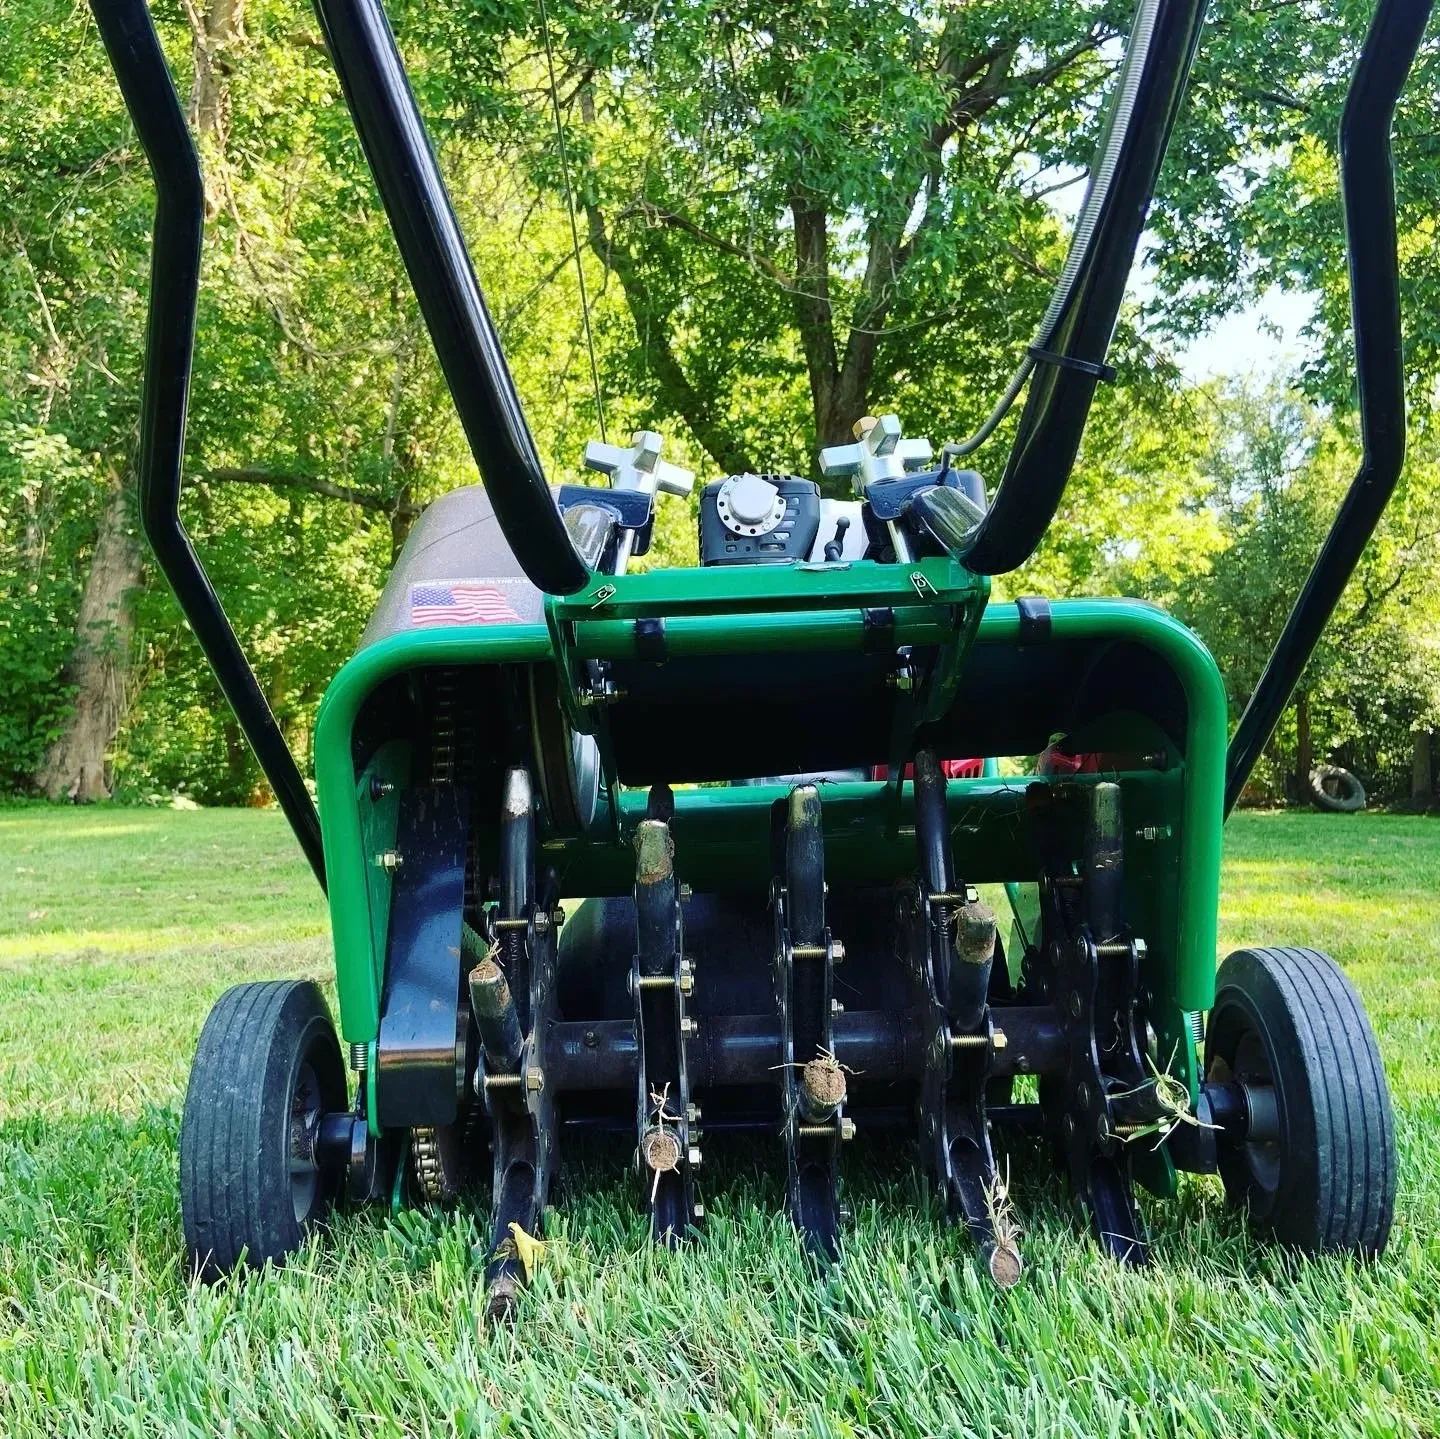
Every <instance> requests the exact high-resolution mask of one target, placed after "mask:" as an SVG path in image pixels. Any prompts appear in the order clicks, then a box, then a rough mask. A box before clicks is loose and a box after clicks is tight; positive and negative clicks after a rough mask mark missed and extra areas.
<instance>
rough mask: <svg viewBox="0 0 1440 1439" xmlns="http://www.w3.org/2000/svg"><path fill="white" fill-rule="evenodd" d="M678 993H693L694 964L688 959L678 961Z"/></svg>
mask: <svg viewBox="0 0 1440 1439" xmlns="http://www.w3.org/2000/svg"><path fill="white" fill-rule="evenodd" d="M680 993H681V994H694V993H695V966H694V965H693V964H692V963H691V962H690V961H689V960H688V959H682V960H681V961H680Z"/></svg>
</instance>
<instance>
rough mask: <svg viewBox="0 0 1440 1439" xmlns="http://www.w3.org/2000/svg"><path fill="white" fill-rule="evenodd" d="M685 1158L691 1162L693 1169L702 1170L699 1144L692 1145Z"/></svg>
mask: <svg viewBox="0 0 1440 1439" xmlns="http://www.w3.org/2000/svg"><path fill="white" fill-rule="evenodd" d="M685 1157H686V1159H688V1160H689V1162H690V1168H691V1169H699V1168H700V1146H699V1145H698V1144H692V1145H691V1146H690V1149H689V1152H688V1153H687V1154H686V1156H685Z"/></svg>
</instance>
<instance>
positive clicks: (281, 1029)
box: [180, 980, 345, 1279]
mask: <svg viewBox="0 0 1440 1439" xmlns="http://www.w3.org/2000/svg"><path fill="white" fill-rule="evenodd" d="M317 1022H319V1023H320V1025H321V1027H322V1028H321V1031H320V1032H321V1034H323V1033H324V1032H325V1031H328V1038H327V1039H325V1040H324V1043H323V1046H322V1049H323V1052H321V1053H316V1054H315V1057H314V1058H312V1065H315V1064H318V1065H319V1067H320V1068H321V1069H323V1070H324V1071H325V1073H324V1075H320V1074H319V1073H318V1071H317V1078H318V1079H319V1080H320V1082H321V1084H322V1089H328V1090H329V1091H330V1099H331V1100H332V1101H334V1102H337V1103H339V1104H342V1105H343V1103H344V1097H345V1080H344V1069H343V1066H342V1065H341V1062H340V1056H339V1046H338V1042H337V1041H336V1040H335V1037H334V1030H333V1027H332V1026H331V1025H330V1018H329V1013H328V1010H327V1009H326V1007H325V1002H324V1000H323V998H322V997H321V995H320V992H319V989H318V988H317V987H316V986H315V984H314V983H313V981H310V980H276V981H262V982H254V983H249V984H240V985H236V986H234V987H233V988H231V989H229V990H227V991H226V992H225V993H224V994H223V995H221V997H220V998H219V1000H217V1001H216V1003H215V1006H214V1008H212V1010H211V1011H210V1014H209V1016H208V1018H207V1019H206V1021H205V1025H204V1028H203V1029H202V1030H201V1033H200V1040H199V1043H198V1044H197V1046H196V1050H195V1058H194V1061H193V1064H192V1066H191V1071H190V1082H189V1086H188V1088H187V1090H186V1094H185V1108H184V1114H183V1117H182V1120H181V1126H180V1199H181V1204H180V1209H181V1219H182V1227H183V1230H184V1239H185V1248H186V1251H187V1253H188V1255H189V1258H190V1262H191V1265H192V1267H193V1268H194V1269H195V1271H196V1272H198V1273H200V1274H201V1275H202V1276H204V1277H205V1278H208V1279H213V1278H216V1277H218V1276H219V1275H221V1274H224V1273H226V1272H228V1271H229V1270H231V1269H233V1268H235V1267H236V1266H237V1265H238V1264H239V1263H240V1262H241V1261H242V1257H243V1259H244V1261H245V1262H246V1263H247V1264H248V1265H250V1266H251V1267H258V1266H259V1265H260V1264H262V1263H263V1262H264V1260H265V1258H267V1257H268V1258H272V1259H280V1258H283V1256H284V1253H285V1252H286V1251H287V1250H288V1249H289V1248H292V1247H293V1244H294V1242H296V1240H297V1239H298V1233H299V1231H298V1230H297V1229H296V1228H295V1224H294V1216H293V1214H291V1213H284V1214H277V1212H276V1209H277V1205H276V1199H275V1196H274V1195H273V1194H267V1193H266V1192H265V1191H264V1190H263V1189H262V1185H263V1183H264V1181H265V1175H264V1173H263V1172H262V1170H263V1168H264V1166H265V1165H266V1164H267V1163H272V1164H273V1163H274V1162H275V1160H274V1156H273V1155H267V1147H266V1144H265V1142H264V1131H263V1129H262V1125H263V1124H264V1123H265V1122H266V1116H265V1112H264V1111H265V1108H266V1103H267V1101H268V1102H269V1103H270V1104H271V1105H272V1106H273V1103H274V1102H275V1096H274V1095H273V1093H272V1092H271V1090H272V1089H273V1084H274V1065H275V1062H276V1057H277V1054H280V1055H283V1054H285V1053H286V1052H287V1047H288V1052H290V1053H294V1052H295V1051H296V1050H297V1047H298V1046H299V1045H300V1043H301V1042H302V1041H303V1040H304V1038H305V1036H306V1034H307V1031H308V1032H309V1033H310V1035H311V1039H310V1042H311V1043H313V1042H314V1040H315V1034H316V1031H315V1030H314V1028H313V1026H315V1024H316V1023H317ZM312 1053H313V1052H312ZM282 1102H287V1103H288V1097H287V1098H286V1099H285V1100H283V1101H282ZM271 1113H272V1114H273V1108H272V1110H271ZM272 1147H273V1146H272ZM286 1173H287V1174H288V1169H287V1170H286Z"/></svg>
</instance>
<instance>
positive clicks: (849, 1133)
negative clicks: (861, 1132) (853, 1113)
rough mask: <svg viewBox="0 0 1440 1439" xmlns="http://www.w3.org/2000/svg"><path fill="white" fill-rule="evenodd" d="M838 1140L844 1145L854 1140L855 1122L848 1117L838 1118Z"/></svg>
mask: <svg viewBox="0 0 1440 1439" xmlns="http://www.w3.org/2000/svg"><path fill="white" fill-rule="evenodd" d="M840 1138H841V1139H842V1140H843V1141H845V1142H846V1143H848V1142H849V1141H850V1140H852V1139H854V1138H855V1121H854V1120H853V1119H851V1118H850V1116H849V1115H842V1116H841V1118H840Z"/></svg>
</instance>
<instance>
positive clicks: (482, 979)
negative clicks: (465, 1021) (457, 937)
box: [470, 959, 524, 1074]
mask: <svg viewBox="0 0 1440 1439" xmlns="http://www.w3.org/2000/svg"><path fill="white" fill-rule="evenodd" d="M470 1008H471V1009H472V1010H474V1012H475V1024H476V1026H477V1027H478V1028H479V1030H480V1043H481V1044H482V1045H483V1046H484V1049H485V1067H486V1069H487V1070H488V1071H489V1072H490V1073H492V1074H513V1073H514V1072H515V1071H516V1070H517V1069H518V1068H519V1067H520V1049H521V1046H522V1044H523V1043H524V1037H523V1036H522V1035H521V1033H520V1016H519V1014H518V1013H516V1010H515V999H514V996H513V995H512V994H511V993H510V985H509V984H508V983H507V981H506V979H505V971H504V970H503V969H501V968H500V966H499V965H498V964H496V962H495V961H494V960H493V959H482V960H481V961H480V963H479V964H477V965H476V966H475V968H474V969H472V970H471V971H470Z"/></svg>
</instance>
